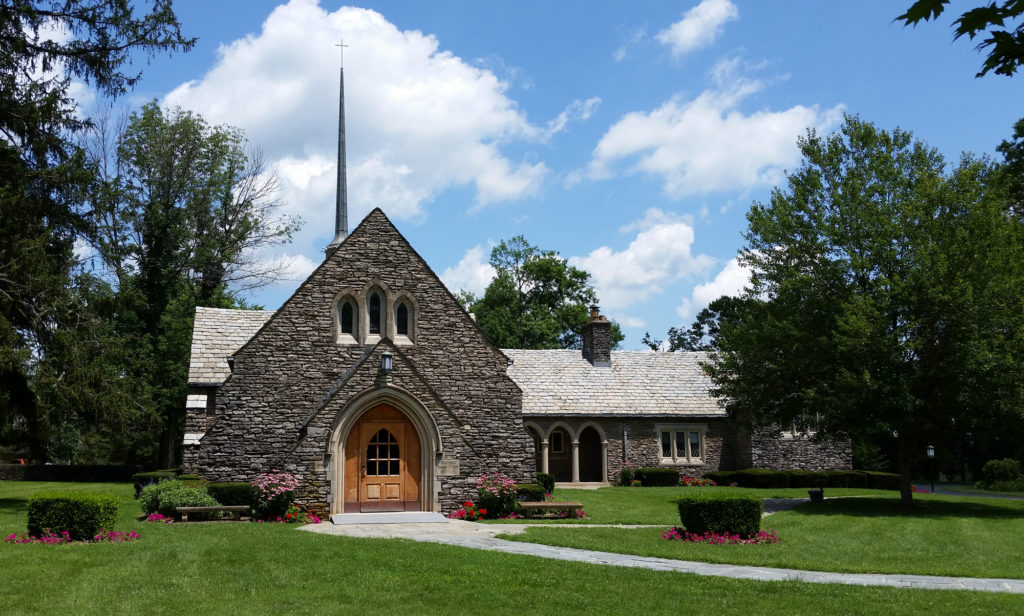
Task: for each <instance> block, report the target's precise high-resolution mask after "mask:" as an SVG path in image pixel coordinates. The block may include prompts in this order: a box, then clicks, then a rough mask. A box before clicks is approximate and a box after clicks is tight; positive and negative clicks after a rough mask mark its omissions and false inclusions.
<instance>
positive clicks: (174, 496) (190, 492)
mask: <svg viewBox="0 0 1024 616" xmlns="http://www.w3.org/2000/svg"><path fill="white" fill-rule="evenodd" d="M219 504H220V503H218V502H217V501H216V500H214V499H213V497H212V496H210V495H209V494H207V493H206V492H204V491H203V490H201V489H199V488H189V487H186V486H184V485H182V486H181V487H179V488H177V489H174V490H164V491H163V492H161V493H160V505H159V507H158V508H157V513H161V514H163V515H166V516H177V515H178V512H177V511H175V509H177V508H178V507H216V506H217V505H219ZM220 515H221V513H220V512H219V511H216V512H214V511H211V512H208V513H190V514H189V516H188V517H189V519H190V520H209V519H212V518H215V517H219V516H220Z"/></svg>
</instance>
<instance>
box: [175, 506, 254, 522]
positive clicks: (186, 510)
mask: <svg viewBox="0 0 1024 616" xmlns="http://www.w3.org/2000/svg"><path fill="white" fill-rule="evenodd" d="M174 510H175V511H177V512H178V513H180V514H181V521H182V522H188V514H190V513H214V512H217V511H227V512H230V513H233V514H235V517H237V518H239V519H241V518H242V517H243V516H246V515H248V514H249V511H250V507H249V505H217V506H216V507H175V508H174Z"/></svg>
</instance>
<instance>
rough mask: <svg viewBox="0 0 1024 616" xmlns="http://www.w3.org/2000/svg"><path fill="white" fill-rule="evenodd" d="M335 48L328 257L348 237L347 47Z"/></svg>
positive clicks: (343, 45)
mask: <svg viewBox="0 0 1024 616" xmlns="http://www.w3.org/2000/svg"><path fill="white" fill-rule="evenodd" d="M336 47H340V48H341V56H342V62H341V69H340V74H339V79H338V82H339V84H340V90H339V95H338V189H337V194H336V196H335V217H334V239H333V240H331V243H330V244H328V245H327V248H326V249H324V252H326V253H327V256H328V257H329V256H331V254H332V253H333V252H334V251H335V250H337V248H338V246H339V245H341V243H342V242H343V241H344V240H345V238H346V237H348V177H347V173H346V169H345V48H346V47H348V45H346V44H345V43H344V41H342V42H341V43H338V44H337V45H336Z"/></svg>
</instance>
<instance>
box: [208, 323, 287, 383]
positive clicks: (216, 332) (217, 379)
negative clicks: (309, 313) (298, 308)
mask: <svg viewBox="0 0 1024 616" xmlns="http://www.w3.org/2000/svg"><path fill="white" fill-rule="evenodd" d="M274 312H275V311H273V310H233V309H230V308H203V307H197V308H196V320H195V324H194V325H193V326H192V354H191V357H190V358H189V363H188V382H189V384H193V385H197V384H201V383H202V384H211V383H216V384H220V383H223V382H224V380H225V379H227V378H228V375H230V374H231V369H230V368H229V367H228V356H229V355H234V354H235V351H237V350H238V349H240V348H242V345H244V344H245V343H246V342H249V339H250V338H252V337H253V335H254V334H256V332H258V331H259V329H260V328H261V327H263V324H264V323H266V322H267V320H268V319H270V317H272V316H274Z"/></svg>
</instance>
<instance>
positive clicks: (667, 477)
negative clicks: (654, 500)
mask: <svg viewBox="0 0 1024 616" xmlns="http://www.w3.org/2000/svg"><path fill="white" fill-rule="evenodd" d="M633 478H634V479H638V480H639V481H640V485H641V486H644V487H654V486H677V485H679V471H677V470H676V469H674V468H662V467H657V466H655V467H642V468H638V469H636V470H635V471H633Z"/></svg>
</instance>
